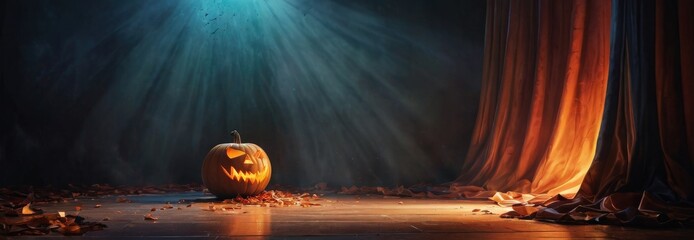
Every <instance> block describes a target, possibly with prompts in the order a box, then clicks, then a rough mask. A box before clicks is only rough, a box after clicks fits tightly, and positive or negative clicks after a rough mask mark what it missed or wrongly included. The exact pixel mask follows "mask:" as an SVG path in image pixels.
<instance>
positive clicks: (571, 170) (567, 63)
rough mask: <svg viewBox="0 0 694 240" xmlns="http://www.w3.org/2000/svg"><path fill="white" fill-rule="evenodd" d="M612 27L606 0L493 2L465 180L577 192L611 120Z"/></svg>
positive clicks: (499, 187) (494, 185)
mask: <svg viewBox="0 0 694 240" xmlns="http://www.w3.org/2000/svg"><path fill="white" fill-rule="evenodd" d="M609 21H610V2H609V1H603V0H572V1H539V0H531V1H509V0H490V1H488V6H487V27H486V28H487V31H486V45H485V59H484V76H483V78H484V80H483V84H482V92H481V101H480V107H479V109H480V110H479V113H478V117H477V123H476V124H477V125H476V127H475V130H474V133H473V134H474V135H473V139H472V143H471V146H470V151H469V152H468V155H467V160H466V162H465V166H464V170H463V173H462V174H461V176H460V177H459V178H458V179H457V180H456V182H457V183H463V184H470V185H477V186H483V187H485V188H486V189H488V190H494V191H518V192H533V193H550V194H555V193H566V192H573V193H575V192H576V191H577V189H578V187H579V186H580V183H581V180H582V179H583V176H584V175H585V172H586V171H587V170H588V167H589V166H590V162H591V160H592V159H593V154H594V153H595V151H594V150H595V143H596V141H597V136H598V130H599V127H600V119H601V118H602V114H603V105H604V104H603V103H604V98H605V90H606V86H607V85H606V83H607V72H608V61H609V31H610V29H609ZM550 172H551V173H552V174H547V173H550Z"/></svg>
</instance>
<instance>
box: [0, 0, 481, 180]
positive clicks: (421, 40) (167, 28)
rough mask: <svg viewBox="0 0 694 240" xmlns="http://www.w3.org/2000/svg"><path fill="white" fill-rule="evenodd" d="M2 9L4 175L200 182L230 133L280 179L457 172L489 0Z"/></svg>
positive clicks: (0, 162)
mask: <svg viewBox="0 0 694 240" xmlns="http://www.w3.org/2000/svg"><path fill="white" fill-rule="evenodd" d="M0 5H2V7H3V9H2V12H3V17H2V32H1V34H2V36H1V37H2V45H1V48H0V49H1V51H2V57H1V58H2V59H1V60H2V62H1V64H2V65H1V68H0V71H2V72H1V75H0V76H1V77H2V79H1V82H0V84H1V85H0V94H1V96H0V98H1V100H2V101H1V102H0V113H2V118H1V119H0V134H1V135H0V185H13V184H62V183H70V182H72V183H99V182H106V183H112V184H149V183H151V184H157V183H170V182H174V183H185V182H200V173H199V171H200V170H199V169H200V166H201V162H202V159H203V157H204V156H205V154H206V153H207V151H208V150H209V149H210V148H211V147H212V146H214V145H215V144H218V143H222V142H228V141H230V139H231V138H230V135H229V132H230V131H231V130H234V129H237V130H239V131H240V132H241V134H242V137H243V140H244V141H247V142H254V143H256V144H259V145H260V146H262V147H264V149H265V150H266V152H267V153H268V155H269V156H270V159H271V161H272V163H273V182H274V183H281V184H293V185H308V184H313V183H316V182H319V181H325V182H328V183H331V184H343V185H349V184H370V185H372V184H379V185H380V184H383V185H392V184H412V183H417V182H444V181H450V180H452V179H454V178H455V177H456V176H457V175H458V173H459V171H460V167H461V165H462V160H463V158H464V154H465V152H466V149H467V146H468V143H469V138H470V133H471V129H472V127H473V125H474V118H475V114H476V108H477V102H478V97H479V81H480V79H481V66H482V50H483V40H484V39H483V38H484V8H485V2H484V1H483V0H476V1H458V0H452V1H443V0H441V1H424V0H421V1H405V0H373V1H372V0H357V1H354V0H352V1H347V0H345V1H327V0H294V1H292V0H287V1H284V0H264V1H241V0H229V1H222V0H217V1H199V0H171V1H124V0H101V1H92V0H73V1H48V0H46V1H38V0H21V1H20V0H16V1H4V2H3V3H2V4H0Z"/></svg>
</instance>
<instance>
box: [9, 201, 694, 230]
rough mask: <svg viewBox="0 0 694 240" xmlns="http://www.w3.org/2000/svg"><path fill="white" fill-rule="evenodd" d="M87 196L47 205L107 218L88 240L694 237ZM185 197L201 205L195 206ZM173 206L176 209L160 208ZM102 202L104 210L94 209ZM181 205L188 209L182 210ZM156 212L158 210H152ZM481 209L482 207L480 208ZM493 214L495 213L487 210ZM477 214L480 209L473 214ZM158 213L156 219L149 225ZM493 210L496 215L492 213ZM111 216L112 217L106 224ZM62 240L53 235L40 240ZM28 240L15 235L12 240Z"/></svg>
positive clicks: (410, 209) (454, 204)
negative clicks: (104, 226)
mask: <svg viewBox="0 0 694 240" xmlns="http://www.w3.org/2000/svg"><path fill="white" fill-rule="evenodd" d="M128 199H130V200H132V201H133V202H132V203H118V202H117V201H116V198H115V197H109V198H98V199H80V200H78V201H74V202H68V203H57V204H43V205H39V206H37V207H40V208H42V209H43V210H44V211H46V212H57V211H66V212H67V213H68V214H74V212H75V206H78V205H79V206H81V208H82V210H81V211H80V213H79V215H80V216H82V217H85V218H86V219H87V221H103V222H104V223H105V224H107V225H108V228H107V229H105V230H103V231H95V232H88V233H86V234H85V235H84V236H83V237H86V238H116V239H126V238H149V237H151V238H157V239H167V238H177V239H192V238H204V239H226V238H234V239H236V238H241V239H265V238H269V239H305V238H311V239H536V238H591V239H595V238H609V239H653V238H659V239H692V238H694V229H636V228H626V227H614V226H601V225H560V224H553V223H545V222H538V221H532V220H518V219H503V218H500V217H499V214H501V213H504V212H506V211H508V209H506V208H502V207H499V206H496V205H494V204H492V203H491V202H481V201H464V200H436V199H411V198H383V197H382V196H361V197H358V196H349V195H328V196H324V198H323V200H322V201H316V203H320V204H321V206H313V207H308V208H304V207H300V206H292V207H260V206H243V207H241V209H235V210H227V211H222V210H219V208H220V207H221V206H224V205H225V204H221V203H219V202H218V201H217V205H216V206H217V207H216V209H217V210H215V211H206V210H205V209H208V210H209V206H210V204H211V203H210V201H211V200H209V199H211V197H210V196H209V195H204V194H202V193H199V192H191V193H185V194H165V195H149V196H129V197H128ZM180 199H186V200H188V201H190V200H197V202H195V203H193V204H192V206H190V207H186V205H188V203H182V204H179V203H177V202H178V201H179V200H180ZM166 202H171V203H172V205H173V206H174V208H172V209H167V210H161V207H163V206H164V205H165V203H166ZM96 204H100V205H101V207H99V208H95V206H96ZM178 207H181V209H180V210H179V209H178ZM152 208H156V209H157V210H156V211H154V212H152V211H151V209H152ZM475 209H479V211H478V210H475ZM484 210H488V211H489V213H486V212H484ZM473 211H474V212H473ZM148 213H151V214H152V215H153V216H155V217H158V218H159V219H158V220H157V221H148V220H145V219H144V215H146V214H148ZM490 213H491V214H490ZM105 218H108V220H104V219H105ZM54 237H62V235H58V234H56V233H53V234H51V235H46V236H41V237H40V238H54ZM15 238H16V239H22V238H24V237H10V239H15Z"/></svg>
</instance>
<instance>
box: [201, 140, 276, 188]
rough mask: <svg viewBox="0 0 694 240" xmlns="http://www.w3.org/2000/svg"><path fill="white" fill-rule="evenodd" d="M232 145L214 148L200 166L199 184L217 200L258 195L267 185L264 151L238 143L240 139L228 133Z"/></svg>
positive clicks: (266, 157)
mask: <svg viewBox="0 0 694 240" xmlns="http://www.w3.org/2000/svg"><path fill="white" fill-rule="evenodd" d="M231 134H232V135H233V136H234V142H233V143H223V144H219V145H217V146H215V147H214V148H212V150H210V152H209V153H207V156H206V157H205V161H204V162H203V164H202V182H203V183H204V184H205V186H207V189H208V190H209V191H210V192H211V193H212V194H214V195H216V196H217V197H220V198H233V197H236V196H239V195H241V196H249V195H256V194H258V193H261V192H262V191H263V190H265V187H267V184H268V183H269V182H270V175H271V174H272V167H271V166H270V159H269V158H268V156H267V154H265V151H263V149H262V148H260V147H258V145H255V144H252V143H241V135H240V134H239V133H238V132H237V131H233V132H231Z"/></svg>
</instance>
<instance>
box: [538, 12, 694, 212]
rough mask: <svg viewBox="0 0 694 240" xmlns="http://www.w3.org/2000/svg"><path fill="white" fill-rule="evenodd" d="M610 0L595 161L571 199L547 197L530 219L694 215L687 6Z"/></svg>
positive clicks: (693, 91)
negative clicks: (609, 34) (607, 53)
mask: <svg viewBox="0 0 694 240" xmlns="http://www.w3.org/2000/svg"><path fill="white" fill-rule="evenodd" d="M613 2H614V5H613V7H614V8H613V11H612V15H613V17H612V42H611V49H612V53H611V59H610V75H609V82H608V93H607V97H606V100H605V113H604V117H603V121H602V128H601V130H600V138H599V141H598V148H597V153H596V155H595V159H594V160H593V164H592V166H591V167H590V170H589V171H588V173H587V174H586V176H585V179H584V181H583V184H582V185H581V188H580V190H579V192H578V194H577V197H576V198H574V199H572V200H568V199H553V200H551V201H549V202H547V203H545V204H544V205H545V206H547V208H544V209H541V210H540V211H539V212H538V213H537V216H536V217H537V218H539V219H545V220H552V221H567V222H575V221H586V220H587V221H595V222H602V223H617V224H630V225H662V224H669V223H679V222H682V221H687V220H691V219H694V195H693V194H694V162H693V156H694V155H693V154H692V151H691V150H692V149H694V141H692V138H691V129H692V128H694V121H692V120H693V119H692V118H691V112H692V109H693V108H694V101H693V100H694V99H692V97H691V95H692V93H694V88H692V84H691V82H692V81H694V79H692V75H691V74H692V72H691V66H692V65H691V59H692V57H693V56H694V52H692V46H691V41H692V34H691V33H692V31H691V30H692V29H691V23H692V22H694V21H692V20H694V19H692V17H691V14H690V13H691V12H693V11H694V4H691V3H690V2H689V1H677V0H664V1H654V0H615V1H613ZM683 13H684V14H685V15H684V16H683V15H682V14H683ZM686 28H689V29H686ZM688 61H689V62H688ZM687 64H689V65H687ZM586 216H590V217H586Z"/></svg>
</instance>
